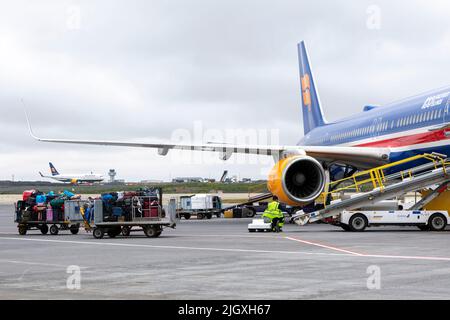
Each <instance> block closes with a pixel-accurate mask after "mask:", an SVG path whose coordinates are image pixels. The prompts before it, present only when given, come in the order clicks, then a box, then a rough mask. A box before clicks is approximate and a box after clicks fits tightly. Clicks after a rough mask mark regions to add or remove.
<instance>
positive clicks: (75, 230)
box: [70, 225, 80, 234]
mask: <svg viewBox="0 0 450 320" xmlns="http://www.w3.org/2000/svg"><path fill="white" fill-rule="evenodd" d="M79 231H80V226H79V225H73V226H70V232H71V233H72V234H78V232H79Z"/></svg>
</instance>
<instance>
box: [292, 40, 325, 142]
mask: <svg viewBox="0 0 450 320" xmlns="http://www.w3.org/2000/svg"><path fill="white" fill-rule="evenodd" d="M298 62H299V67H300V85H301V91H302V112H303V128H304V130H305V134H307V133H308V132H309V131H311V130H312V129H314V128H316V127H320V126H322V125H324V124H325V123H326V121H325V118H324V116H323V112H322V107H321V106H320V99H319V94H318V93H317V90H316V86H315V83H314V78H313V75H312V72H311V66H310V64H309V58H308V52H307V51H306V47H305V43H304V42H303V41H302V42H300V43H299V44H298Z"/></svg>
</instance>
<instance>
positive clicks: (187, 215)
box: [183, 213, 191, 220]
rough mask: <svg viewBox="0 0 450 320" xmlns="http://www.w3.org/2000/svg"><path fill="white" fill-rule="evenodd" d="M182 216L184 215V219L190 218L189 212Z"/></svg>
mask: <svg viewBox="0 0 450 320" xmlns="http://www.w3.org/2000/svg"><path fill="white" fill-rule="evenodd" d="M183 216H184V218H185V219H186V220H189V219H190V218H191V214H190V213H185V214H184V215H183Z"/></svg>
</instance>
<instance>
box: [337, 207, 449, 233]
mask: <svg viewBox="0 0 450 320" xmlns="http://www.w3.org/2000/svg"><path fill="white" fill-rule="evenodd" d="M449 220H450V216H449V215H448V212H447V211H425V210H398V211H397V210H396V211H358V210H357V211H347V210H344V211H343V212H341V214H340V215H339V225H340V226H341V227H342V229H344V230H345V231H364V230H365V229H366V228H367V227H372V226H386V225H395V226H417V227H418V228H419V229H420V230H423V231H428V230H430V231H442V230H444V229H445V227H446V226H447V224H448V223H449Z"/></svg>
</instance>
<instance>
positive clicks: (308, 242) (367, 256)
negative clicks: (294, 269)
mask: <svg viewBox="0 0 450 320" xmlns="http://www.w3.org/2000/svg"><path fill="white" fill-rule="evenodd" d="M284 238H285V239H288V240H293V241H297V242H302V243H306V244H310V245H313V246H318V247H322V248H326V249H330V250H336V251H340V252H345V253H348V254H351V255H354V256H358V257H366V258H387V259H410V260H431V261H450V258H448V257H429V256H428V257H427V256H402V255H389V254H364V253H358V252H355V251H350V250H345V249H341V248H337V247H333V246H329V245H325V244H320V243H317V242H312V241H307V240H301V239H297V238H292V237H284Z"/></svg>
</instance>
